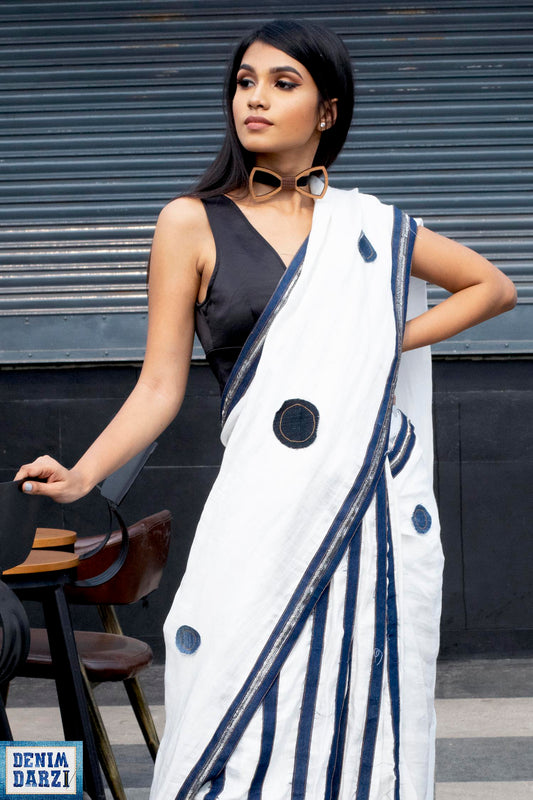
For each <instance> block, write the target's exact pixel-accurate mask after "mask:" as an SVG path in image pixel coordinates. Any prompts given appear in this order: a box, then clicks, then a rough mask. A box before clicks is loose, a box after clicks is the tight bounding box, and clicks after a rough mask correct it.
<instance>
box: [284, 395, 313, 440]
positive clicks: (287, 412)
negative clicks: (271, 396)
mask: <svg viewBox="0 0 533 800" xmlns="http://www.w3.org/2000/svg"><path fill="white" fill-rule="evenodd" d="M318 419H319V414H318V409H317V407H316V406H314V405H313V404H312V403H310V402H309V401H308V400H300V399H298V398H296V399H294V400H286V401H285V402H284V403H283V405H282V406H281V408H280V409H279V411H278V412H277V413H276V416H275V417H274V433H275V434H276V436H277V438H278V439H279V441H280V442H281V443H282V444H284V445H286V446H287V447H293V448H296V449H297V448H300V447H309V445H310V444H313V442H314V441H315V439H316V434H317V429H318Z"/></svg>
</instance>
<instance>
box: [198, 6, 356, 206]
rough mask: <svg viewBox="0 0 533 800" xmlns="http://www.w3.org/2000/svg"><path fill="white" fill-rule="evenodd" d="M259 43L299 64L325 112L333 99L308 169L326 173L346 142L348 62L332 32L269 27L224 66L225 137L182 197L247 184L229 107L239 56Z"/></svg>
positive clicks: (248, 159) (246, 158) (280, 23)
mask: <svg viewBox="0 0 533 800" xmlns="http://www.w3.org/2000/svg"><path fill="white" fill-rule="evenodd" d="M258 41H259V42H264V43H265V44H269V45H272V47H275V48H276V49H277V50H282V51H283V52H284V53H287V55H289V56H291V57H292V58H295V59H296V61H299V62H300V64H303V65H304V67H305V68H306V69H307V71H308V72H309V73H310V75H311V77H312V78H313V80H314V82H315V83H316V86H317V88H318V93H319V96H320V101H321V103H322V105H323V106H324V107H325V108H326V109H327V108H328V106H329V105H331V101H332V100H333V99H335V98H336V99H337V118H336V120H335V124H334V125H333V126H332V127H331V128H329V129H328V130H326V131H324V132H323V133H322V134H321V136H320V143H319V145H318V149H317V151H316V155H315V159H314V162H313V163H314V164H315V165H319V164H323V165H324V166H325V167H329V166H330V164H332V163H333V162H334V161H335V159H336V158H337V156H338V154H339V153H340V151H341V149H342V146H343V144H344V142H345V140H346V136H347V135H348V130H349V128H350V123H351V121H352V113H353V103H354V85H353V76H352V66H351V63H350V56H349V54H348V51H347V49H346V47H345V45H344V43H343V42H342V40H341V39H340V38H339V37H338V36H337V35H336V34H335V33H333V32H332V31H329V30H328V29H327V28H323V27H322V26H319V25H316V24H314V23H312V22H297V21H296V20H274V21H273V22H268V23H267V24H266V25H262V26H261V27H260V28H257V29H256V30H254V31H252V32H251V33H249V34H248V35H247V36H245V38H244V39H243V40H242V41H241V42H240V44H239V45H238V46H237V48H236V50H235V52H234V54H233V58H232V59H231V61H230V63H229V65H228V69H227V72H226V80H225V84H224V113H225V115H226V136H225V139H224V142H223V143H222V147H221V148H220V151H219V153H218V155H217V156H216V158H215V160H214V161H213V162H212V164H211V165H210V166H209V167H208V168H207V170H206V171H205V172H204V174H203V175H202V176H201V177H200V179H199V180H198V182H197V183H196V184H195V185H194V186H193V187H192V189H191V190H190V191H189V192H187V194H188V195H189V196H190V197H200V198H207V197H214V196H216V195H220V194H226V193H227V192H231V191H234V190H235V189H241V188H243V187H244V186H246V184H247V182H248V176H249V174H250V171H251V170H252V168H253V166H254V164H255V154H254V153H250V152H248V151H247V150H245V149H244V147H243V146H242V145H241V143H240V141H239V138H238V136H237V131H236V129H235V122H234V120H233V113H232V103H233V96H234V94H235V89H236V85H237V73H238V71H239V68H240V65H241V63H242V58H243V55H244V53H245V52H246V50H247V49H248V48H249V47H250V45H251V44H253V43H254V42H258Z"/></svg>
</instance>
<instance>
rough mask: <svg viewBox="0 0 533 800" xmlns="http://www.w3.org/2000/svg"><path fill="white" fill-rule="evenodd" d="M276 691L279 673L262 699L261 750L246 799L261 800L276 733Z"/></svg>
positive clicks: (277, 689) (277, 691)
mask: <svg viewBox="0 0 533 800" xmlns="http://www.w3.org/2000/svg"><path fill="white" fill-rule="evenodd" d="M278 693H279V675H278V676H277V677H276V680H275V681H274V683H273V684H272V686H271V687H270V689H269V690H268V692H267V693H266V695H265V699H264V700H263V733H262V736H261V752H260V754H259V761H258V763H257V768H256V770H255V774H254V777H253V780H252V783H251V785H250V791H249V793H248V800H261V793H262V791H263V784H264V782H265V775H266V773H267V769H268V765H269V764H270V759H271V758H272V748H273V746H274V736H275V734H276V719H277V714H278Z"/></svg>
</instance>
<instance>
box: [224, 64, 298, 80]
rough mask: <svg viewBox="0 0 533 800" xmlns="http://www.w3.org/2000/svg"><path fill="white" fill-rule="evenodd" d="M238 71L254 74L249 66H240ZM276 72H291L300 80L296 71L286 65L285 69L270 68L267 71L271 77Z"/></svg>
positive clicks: (253, 70)
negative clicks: (245, 70)
mask: <svg viewBox="0 0 533 800" xmlns="http://www.w3.org/2000/svg"><path fill="white" fill-rule="evenodd" d="M239 69H247V70H248V72H255V69H254V68H253V67H252V66H250V64H241V66H240V67H239ZM278 72H292V73H293V74H294V75H298V77H299V78H302V76H301V75H300V73H299V72H298V70H297V69H295V68H294V67H289V66H288V65H287V66H286V67H272V68H271V69H269V73H270V74H271V75H275V74H277V73H278ZM302 80H303V78H302Z"/></svg>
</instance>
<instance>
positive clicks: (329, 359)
mask: <svg viewBox="0 0 533 800" xmlns="http://www.w3.org/2000/svg"><path fill="white" fill-rule="evenodd" d="M415 235H416V223H415V222H414V221H413V220H412V219H410V218H409V217H407V216H406V215H405V214H402V213H401V212H400V211H398V210H397V209H394V208H393V207H390V206H385V205H383V204H382V203H380V202H379V201H378V200H377V199H375V198H373V197H371V196H369V195H363V194H360V193H359V192H357V191H356V190H354V191H351V192H345V191H341V190H335V189H331V188H330V189H328V191H327V193H326V195H325V197H324V198H323V199H322V200H319V201H317V202H316V204H315V210H314V217H313V226H312V232H311V234H310V237H309V240H308V243H307V248H305V247H304V248H302V251H301V252H300V253H299V254H298V255H297V256H296V257H295V259H294V261H293V263H292V264H291V265H290V267H289V268H288V269H287V271H286V273H285V275H284V276H283V278H282V280H281V282H280V284H279V286H278V287H277V289H276V291H275V293H274V295H273V297H272V298H271V300H270V302H269V304H268V306H267V308H266V309H265V311H264V313H263V315H262V316H261V318H260V320H259V321H258V323H257V324H256V326H255V328H254V330H253V332H252V334H251V335H250V337H249V338H248V340H247V342H246V345H245V347H244V349H243V351H242V353H241V355H240V357H239V359H238V361H237V363H236V365H235V368H234V370H233V373H232V375H231V377H230V379H229V381H228V385H227V387H226V390H225V394H224V397H223V408H222V419H223V433H222V437H223V441H224V444H225V446H226V451H225V455H224V459H223V463H222V466H221V470H220V474H219V476H218V478H217V480H216V482H215V485H214V487H213V489H212V491H211V494H210V496H209V498H208V501H207V503H206V506H205V508H204V511H203V514H202V517H201V520H200V523H199V527H198V530H197V533H196V537H195V540H194V543H193V547H192V550H191V553H190V556H189V562H188V565H187V571H186V574H185V576H184V578H183V581H182V584H181V586H180V588H179V590H178V593H177V595H176V598H175V601H174V604H173V606H172V609H171V611H170V613H169V615H168V618H167V621H166V623H165V641H166V646H167V665H166V679H165V692H166V709H167V720H166V726H165V732H164V736H163V740H162V743H161V748H160V751H159V754H158V758H157V763H156V770H155V777H154V783H153V787H152V793H151V800H199V798H202V799H203V800H215V799H216V798H218V799H219V800H245V798H246V799H247V800H260V798H262V800H297V799H298V800H384V798H390V800H431V798H432V797H433V766H434V710H433V691H434V672H435V660H436V655H437V649H438V626H439V617H440V594H441V573H442V561H443V559H442V550H441V547H440V539H439V528H438V517H437V509H436V507H435V502H434V499H433V494H432V489H431V483H432V480H431V474H430V473H431V469H430V468H429V467H430V464H429V463H428V462H429V460H430V458H431V456H430V455H429V452H430V450H429V448H428V447H427V446H426V447H425V448H424V447H421V445H420V442H419V441H418V440H417V436H415V433H414V429H413V425H412V424H411V422H410V421H409V419H408V418H407V416H406V415H405V414H403V413H402V412H400V411H399V410H398V409H397V408H394V407H393V398H394V394H395V392H396V393H397V395H398V402H399V404H400V403H401V402H402V400H403V399H405V402H407V404H408V405H410V404H412V405H413V414H412V415H411V416H414V417H415V418H416V424H417V425H418V424H420V427H421V429H422V430H423V431H424V433H425V435H426V438H427V437H428V436H431V424H430V422H428V420H430V417H429V416H428V415H429V413H430V409H429V404H428V402H427V401H428V399H429V393H428V389H427V380H428V378H429V379H430V373H429V370H428V363H429V362H428V358H429V356H428V353H427V352H426V353H417V354H416V355H414V358H412V359H411V360H410V361H409V360H407V359H406V361H405V365H404V364H402V370H404V366H405V368H406V369H405V375H401V376H400V380H399V381H398V372H399V367H400V354H401V346H402V336H403V329H404V324H405V316H406V306H407V292H408V287H409V266H410V260H411V253H412V248H413V244H414V238H415ZM416 291H418V292H419V296H418V298H417V297H415V292H413V297H412V298H411V302H414V303H415V305H416V304H417V303H419V302H420V297H421V295H420V291H421V289H420V286H418V287H416ZM419 310H420V309H419V308H416V309H415V312H419ZM409 355H410V354H409ZM419 362H420V363H419ZM420 370H422V372H423V373H424V374H423V379H422V380H421V381H420V382H417V381H418V377H417V376H419V375H420V374H421V372H420ZM404 411H405V412H406V414H407V415H408V416H409V414H410V409H409V408H408V407H405V408H404ZM391 421H392V424H391ZM424 449H425V452H426V455H424Z"/></svg>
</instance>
